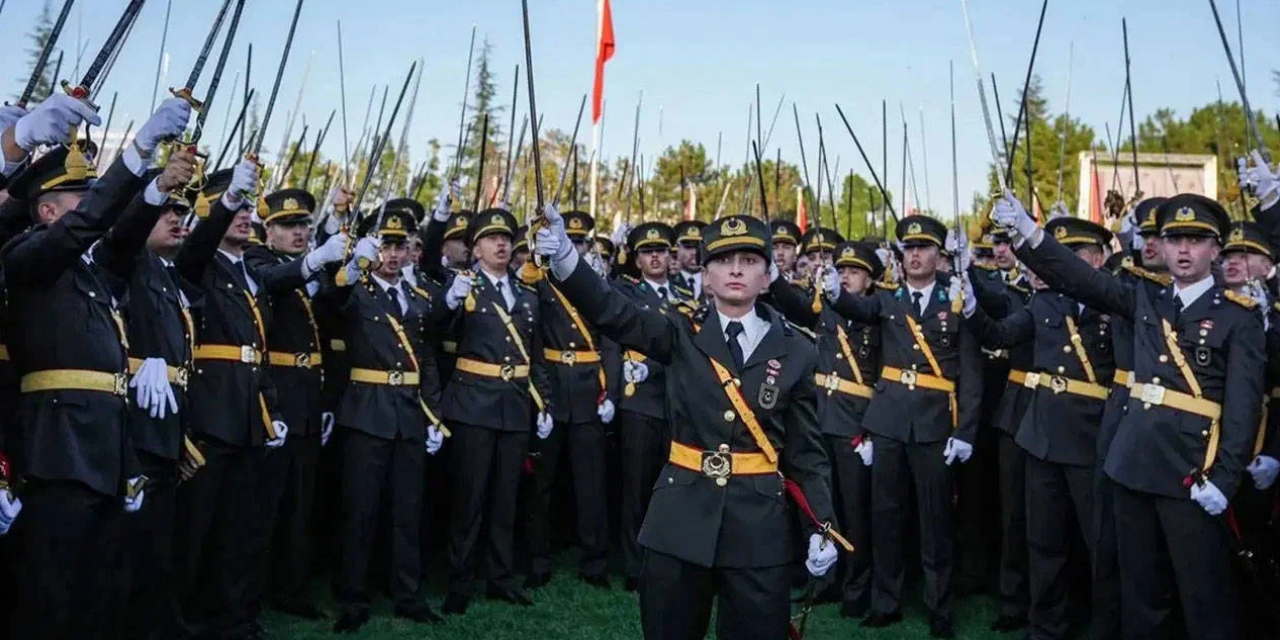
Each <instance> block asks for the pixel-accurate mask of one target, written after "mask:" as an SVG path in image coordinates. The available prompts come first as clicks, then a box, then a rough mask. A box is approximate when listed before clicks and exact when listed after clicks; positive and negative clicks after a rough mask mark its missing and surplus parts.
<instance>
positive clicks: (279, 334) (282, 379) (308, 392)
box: [244, 245, 324, 436]
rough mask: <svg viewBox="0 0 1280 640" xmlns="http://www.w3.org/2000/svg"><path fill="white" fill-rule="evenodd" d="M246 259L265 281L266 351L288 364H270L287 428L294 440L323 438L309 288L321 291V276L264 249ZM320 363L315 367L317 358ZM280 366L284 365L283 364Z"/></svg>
mask: <svg viewBox="0 0 1280 640" xmlns="http://www.w3.org/2000/svg"><path fill="white" fill-rule="evenodd" d="M244 259H245V261H246V262H248V264H249V266H250V267H251V268H252V269H254V270H255V271H256V272H257V273H258V275H259V276H260V277H261V278H262V280H261V281H260V282H259V285H260V286H263V287H265V288H266V291H267V296H268V297H269V299H270V301H271V325H270V326H269V327H267V350H268V351H269V352H271V353H275V354H281V355H279V356H276V357H278V358H282V357H285V356H290V357H288V358H286V360H288V363H287V364H276V363H275V362H273V363H272V364H271V365H270V371H271V381H272V383H273V384H274V385H275V388H276V407H277V410H278V411H279V412H280V415H281V416H283V417H284V421H285V424H287V425H289V435H290V436H311V435H318V434H319V433H320V411H321V404H320V392H321V384H322V383H323V377H324V376H323V369H322V367H323V359H324V353H323V351H322V350H321V346H322V343H321V338H320V325H319V323H318V319H317V316H316V308H315V306H314V305H313V304H312V300H311V298H312V294H311V293H309V292H308V291H307V287H308V284H311V285H312V289H313V290H315V291H317V292H318V291H319V290H318V287H319V285H320V278H321V277H322V275H323V272H317V273H313V274H310V276H311V277H310V278H304V277H303V276H302V260H301V259H300V258H298V257H295V256H290V255H288V254H285V253H280V252H277V251H273V250H271V249H269V248H267V247H266V246H265V245H255V246H252V247H249V250H248V251H245V253H244ZM317 354H319V355H320V358H319V360H320V362H316V360H317V358H316V355H317ZM279 362H284V360H280V361H279Z"/></svg>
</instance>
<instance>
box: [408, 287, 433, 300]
mask: <svg viewBox="0 0 1280 640" xmlns="http://www.w3.org/2000/svg"><path fill="white" fill-rule="evenodd" d="M409 288H410V289H413V292H414V293H416V294H418V295H420V296H422V299H423V300H430V299H431V294H430V293H427V290H426V289H423V288H422V287H419V286H417V285H413V284H411V285H409Z"/></svg>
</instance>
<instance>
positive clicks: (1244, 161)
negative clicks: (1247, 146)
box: [1236, 156, 1254, 193]
mask: <svg viewBox="0 0 1280 640" xmlns="http://www.w3.org/2000/svg"><path fill="white" fill-rule="evenodd" d="M1236 184H1237V185H1239V186H1240V190H1241V191H1245V192H1249V193H1252V192H1253V189H1254V184H1253V183H1252V182H1250V181H1249V159H1248V158H1246V157H1243V156H1241V157H1239V158H1236Z"/></svg>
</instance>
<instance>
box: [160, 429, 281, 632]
mask: <svg viewBox="0 0 1280 640" xmlns="http://www.w3.org/2000/svg"><path fill="white" fill-rule="evenodd" d="M197 445H198V446H199V447H200V450H201V452H202V453H203V454H204V458H205V465H204V466H203V467H201V468H200V470H199V471H197V472H196V474H195V475H194V476H192V477H191V479H190V480H187V481H185V482H183V483H182V484H181V485H179V486H178V508H177V512H178V522H177V539H178V545H177V547H176V548H175V552H174V567H175V568H176V571H177V575H178V583H179V585H180V586H179V594H178V597H179V603H180V604H181V606H182V612H183V616H184V617H185V619H186V622H187V623H188V624H192V625H195V626H197V627H201V628H203V630H204V631H205V632H207V633H208V634H209V635H216V634H222V635H233V634H235V633H243V632H245V631H247V630H248V629H249V628H250V627H251V625H252V624H253V614H252V611H251V610H250V608H249V606H250V602H249V599H250V585H251V576H252V575H253V568H252V564H253V562H252V560H253V555H252V553H251V551H250V549H251V548H252V546H253V542H254V540H253V533H254V527H253V525H252V518H253V516H254V511H255V505H256V501H257V497H258V492H259V490H260V487H259V486H258V484H257V482H258V478H259V475H260V474H261V469H262V461H263V457H264V450H263V448H262V447H237V446H232V445H228V444H225V443H222V442H219V441H217V440H214V439H203V440H200V441H199V442H198V443H197Z"/></svg>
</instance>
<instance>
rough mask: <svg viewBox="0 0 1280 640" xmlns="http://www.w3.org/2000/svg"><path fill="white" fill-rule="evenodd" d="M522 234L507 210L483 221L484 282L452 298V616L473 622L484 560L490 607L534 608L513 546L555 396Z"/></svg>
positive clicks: (469, 282) (452, 286) (475, 248)
mask: <svg viewBox="0 0 1280 640" xmlns="http://www.w3.org/2000/svg"><path fill="white" fill-rule="evenodd" d="M447 215H448V212H447V211H441V207H439V206H437V208H436V211H435V212H434V213H433V214H432V220H431V223H430V224H429V225H428V229H427V237H428V238H431V237H432V236H433V235H440V231H441V230H442V227H444V225H445V224H446V223H447V222H448V220H449V219H448V217H447ZM516 226H517V225H516V220H515V218H514V217H513V216H512V215H511V214H510V213H509V212H507V211H506V210H504V209H488V210H486V211H482V212H480V213H479V214H476V216H475V218H474V219H473V220H472V221H471V224H470V225H469V228H468V233H469V234H470V236H469V240H470V244H471V251H472V253H473V255H474V256H475V257H476V272H475V273H471V272H459V273H457V274H455V275H453V277H452V281H451V282H450V283H449V287H448V290H447V292H446V293H445V304H446V305H447V307H448V309H449V311H450V312H451V313H452V318H451V320H449V331H451V332H452V333H453V335H455V336H457V341H458V347H457V355H458V360H457V366H456V368H455V369H454V371H453V376H452V378H451V379H450V380H449V383H448V384H447V385H445V388H444V397H443V400H442V403H441V411H442V412H443V414H444V415H443V418H444V419H445V420H447V421H448V423H449V425H450V427H451V428H452V429H453V438H452V442H451V444H450V453H449V455H450V467H451V468H450V474H449V476H450V485H451V489H452V495H451V499H450V508H451V513H450V523H449V568H450V586H449V595H448V597H446V598H445V602H444V606H443V609H444V612H445V613H450V614H461V613H465V612H466V610H467V607H468V605H469V604H470V600H471V597H472V589H473V585H472V580H473V575H474V566H475V562H476V560H477V556H479V557H482V558H484V560H485V565H486V567H485V568H486V572H485V578H486V580H487V582H488V588H487V595H488V596H489V597H490V598H493V599H497V600H501V601H504V602H508V603H511V604H517V605H521V606H529V605H532V604H533V601H532V600H530V599H529V597H528V596H527V595H525V594H524V592H522V591H521V590H520V589H519V588H518V587H517V585H516V582H515V576H514V559H513V549H512V545H513V538H514V532H515V518H516V500H517V494H518V492H519V487H520V474H521V470H522V469H523V467H524V459H525V453H526V451H527V450H528V447H529V438H530V435H531V434H530V433H529V431H530V429H529V427H530V425H534V424H536V427H537V432H538V434H539V435H541V436H542V437H543V438H545V437H546V436H547V435H549V434H550V433H551V428H552V419H551V414H550V413H549V412H550V409H551V407H549V406H548V404H547V402H548V400H547V399H549V398H550V397H551V388H550V384H549V380H548V375H549V374H547V372H546V370H545V366H546V365H545V363H544V360H543V358H542V357H541V356H542V354H543V347H542V333H541V331H540V330H539V324H538V323H539V316H540V313H541V311H540V305H539V300H538V293H537V291H536V290H535V289H533V288H531V287H529V286H528V285H525V284H524V283H522V282H520V281H519V280H518V279H517V278H516V276H515V274H514V273H513V272H511V271H510V270H509V266H510V262H511V246H512V240H513V238H514V236H515V232H516ZM431 251H432V245H431V243H430V242H426V243H424V250H423V260H424V261H427V262H430V261H432V260H438V259H439V256H438V255H432V253H431ZM531 409H533V412H536V414H537V415H536V419H535V417H534V415H533V413H532V412H531V411H530V410H531ZM482 525H483V527H484V529H483V531H484V534H485V535H484V536H483V537H482V536H481V527H482ZM481 540H483V541H484V543H483V544H484V545H485V546H483V547H481V546H480V545H481ZM478 552H479V553H478Z"/></svg>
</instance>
